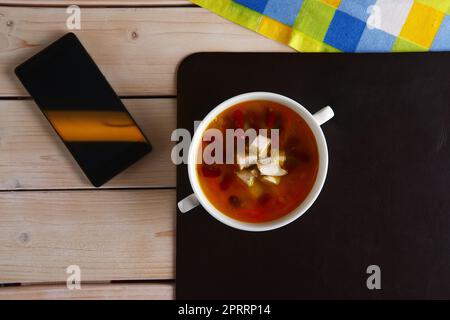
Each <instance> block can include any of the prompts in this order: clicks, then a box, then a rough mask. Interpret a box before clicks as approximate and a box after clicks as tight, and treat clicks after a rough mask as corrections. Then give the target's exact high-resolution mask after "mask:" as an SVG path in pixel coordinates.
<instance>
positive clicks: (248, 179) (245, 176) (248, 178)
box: [236, 170, 255, 187]
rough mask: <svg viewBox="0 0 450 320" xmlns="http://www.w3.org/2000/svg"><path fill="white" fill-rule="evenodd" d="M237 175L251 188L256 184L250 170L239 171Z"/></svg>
mask: <svg viewBox="0 0 450 320" xmlns="http://www.w3.org/2000/svg"><path fill="white" fill-rule="evenodd" d="M236 175H237V176H238V178H239V179H241V180H242V181H243V182H244V183H245V184H246V185H247V186H249V187H251V186H253V184H254V183H255V176H254V175H253V174H252V173H251V172H250V171H248V170H241V171H238V172H236Z"/></svg>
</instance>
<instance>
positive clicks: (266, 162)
mask: <svg viewBox="0 0 450 320" xmlns="http://www.w3.org/2000/svg"><path fill="white" fill-rule="evenodd" d="M258 169H259V172H260V173H261V175H263V176H273V177H282V176H285V175H286V174H287V171H286V170H284V169H283V168H281V167H280V164H279V162H278V161H277V160H274V159H272V158H264V159H261V160H258Z"/></svg>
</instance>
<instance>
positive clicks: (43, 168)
mask: <svg viewBox="0 0 450 320" xmlns="http://www.w3.org/2000/svg"><path fill="white" fill-rule="evenodd" d="M175 103H176V101H175V100H174V99H137V100H135V99H126V100H124V104H125V105H126V106H127V108H128V109H129V110H130V112H131V114H132V115H133V117H134V118H135V119H136V121H137V122H138V124H139V125H140V126H141V128H142V130H143V131H144V132H145V134H146V135H147V136H148V137H149V139H150V141H151V142H152V145H153V147H154V149H153V151H152V153H151V154H149V155H147V156H146V157H144V158H143V159H142V160H140V161H138V162H137V163H136V164H134V165H133V166H131V167H130V168H128V169H127V170H125V171H124V172H123V173H121V174H120V175H118V176H117V177H115V178H114V179H113V180H112V181H110V182H109V183H107V184H106V185H105V188H116V187H174V186H175V166H174V165H173V164H172V162H171V159H170V153H171V149H172V145H173V144H172V143H171V142H170V134H171V133H172V131H173V130H174V129H175V127H176V106H175ZM0 114H1V116H0V190H19V189H69V188H92V185H91V184H90V183H89V181H88V180H87V178H86V177H85V176H84V174H83V173H82V171H81V169H80V168H79V167H78V165H77V163H76V162H75V160H74V159H73V157H72V155H71V154H70V153H69V151H68V150H67V149H66V148H65V146H64V144H63V143H62V142H61V140H60V139H59V137H58V136H57V135H56V134H55V133H54V131H53V129H52V128H51V126H50V125H49V124H48V122H47V120H46V119H45V118H44V116H43V115H42V113H41V112H40V111H39V109H38V108H37V106H36V105H35V103H34V101H32V100H0Z"/></svg>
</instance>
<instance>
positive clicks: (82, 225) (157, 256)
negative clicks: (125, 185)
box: [0, 190, 175, 283]
mask: <svg viewBox="0 0 450 320" xmlns="http://www.w3.org/2000/svg"><path fill="white" fill-rule="evenodd" d="M0 212H1V214H0V283H17V282H19V283H24V282H55V281H60V282H61V281H62V282H65V281H66V279H67V277H68V275H67V274H66V269H67V267H68V266H70V265H78V266H79V267H80V268H81V278H82V281H100V280H103V281H104V280H139V279H172V278H173V275H174V233H175V191H174V190H126V191H123V190H98V191H53V192H41V191H39V192H37V191H34V192H27V191H20V192H0Z"/></svg>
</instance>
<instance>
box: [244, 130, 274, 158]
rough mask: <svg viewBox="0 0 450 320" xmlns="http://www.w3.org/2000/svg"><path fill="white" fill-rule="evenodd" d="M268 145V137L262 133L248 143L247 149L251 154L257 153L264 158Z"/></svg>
mask: <svg viewBox="0 0 450 320" xmlns="http://www.w3.org/2000/svg"><path fill="white" fill-rule="evenodd" d="M269 147H270V139H269V138H267V137H265V136H263V135H259V136H257V137H256V138H255V140H253V141H252V143H251V144H250V148H249V151H250V154H251V155H254V154H257V155H258V157H259V158H265V157H267V152H268V151H269Z"/></svg>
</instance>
